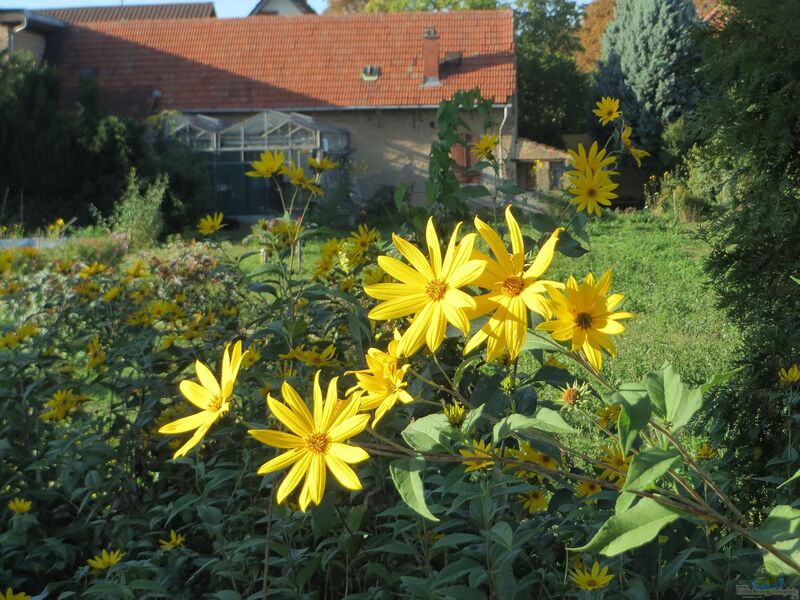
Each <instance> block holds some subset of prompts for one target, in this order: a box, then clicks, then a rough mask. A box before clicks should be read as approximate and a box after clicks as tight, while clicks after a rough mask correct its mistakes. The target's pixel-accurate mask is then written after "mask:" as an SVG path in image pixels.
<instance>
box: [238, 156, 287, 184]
mask: <svg viewBox="0 0 800 600" xmlns="http://www.w3.org/2000/svg"><path fill="white" fill-rule="evenodd" d="M284 160H286V155H285V154H284V153H283V152H281V151H278V150H276V151H275V152H274V153H273V152H270V151H269V150H267V151H265V152H262V153H261V157H260V160H257V161H255V162H252V163H250V166H251V167H253V170H252V171H248V172H247V173H245V175H247V176H248V177H272V176H273V175H275V173H280V171H281V169H282V168H283V161H284Z"/></svg>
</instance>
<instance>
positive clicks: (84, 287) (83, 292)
mask: <svg viewBox="0 0 800 600" xmlns="http://www.w3.org/2000/svg"><path fill="white" fill-rule="evenodd" d="M74 290H75V294H77V295H78V296H80V297H81V299H82V300H84V301H86V302H88V301H90V300H92V299H93V298H94V297H95V296H97V294H98V292H99V291H100V287H99V286H98V285H97V283H95V282H94V281H81V282H78V283H76V284H75V288H74Z"/></svg>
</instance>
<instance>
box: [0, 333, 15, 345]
mask: <svg viewBox="0 0 800 600" xmlns="http://www.w3.org/2000/svg"><path fill="white" fill-rule="evenodd" d="M17 344H19V340H18V339H17V332H16V331H7V332H5V333H4V334H3V335H0V348H13V347H14V346H16V345H17Z"/></svg>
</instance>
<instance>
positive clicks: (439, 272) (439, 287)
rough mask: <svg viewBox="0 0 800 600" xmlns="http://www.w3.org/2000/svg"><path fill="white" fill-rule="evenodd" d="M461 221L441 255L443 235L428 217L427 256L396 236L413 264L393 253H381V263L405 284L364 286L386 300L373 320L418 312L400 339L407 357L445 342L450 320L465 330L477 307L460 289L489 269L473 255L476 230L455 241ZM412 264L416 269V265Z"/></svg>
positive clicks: (399, 348)
mask: <svg viewBox="0 0 800 600" xmlns="http://www.w3.org/2000/svg"><path fill="white" fill-rule="evenodd" d="M460 226H461V224H460V223H459V224H458V225H456V228H455V230H454V231H453V235H452V236H451V237H450V243H449V244H448V246H447V250H446V252H445V256H444V260H442V253H441V248H440V247H439V238H438V236H437V235H436V230H435V229H434V227H433V219H429V220H428V225H427V228H426V232H425V233H426V241H427V243H428V255H429V257H430V260H426V259H425V257H424V256H423V254H422V252H420V251H419V249H417V248H416V247H415V246H414V245H412V244H410V243H409V242H407V241H406V240H404V239H403V238H401V237H400V236H398V235H395V234H392V241H393V242H394V245H395V246H396V247H397V249H398V250H399V251H400V254H402V255H403V256H404V257H405V259H406V260H407V261H408V262H409V263H411V267H409V266H408V265H406V264H404V263H402V262H401V261H399V260H397V259H395V258H391V257H389V256H379V257H378V265H379V266H380V267H381V268H382V269H383V270H384V271H386V272H387V273H388V274H389V275H391V276H392V277H394V278H395V279H398V280H399V281H400V283H378V284H376V285H368V286H366V287H365V288H364V291H365V292H366V293H367V294H368V295H370V296H372V297H373V298H377V299H379V300H385V302H381V303H380V304H378V306H376V307H375V308H373V309H372V310H371V311H370V313H369V318H370V319H377V320H386V319H399V318H401V317H405V316H408V315H414V318H413V320H412V322H411V325H410V326H409V328H408V329H407V330H406V331H405V333H404V334H403V336H402V337H401V339H400V345H399V347H398V352H399V353H400V354H401V355H402V356H410V355H412V354H414V352H416V351H417V350H419V348H420V347H421V346H422V344H423V343H427V345H428V348H429V349H430V351H431V352H434V351H435V350H436V349H437V348H438V347H439V346H440V345H441V343H442V341H443V340H444V336H445V330H446V329H447V323H448V322H449V323H452V324H453V325H454V326H455V327H457V328H458V329H460V330H461V331H462V332H464V335H466V334H467V333H468V332H469V318H468V316H467V312H466V311H465V310H464V309H471V310H474V309H475V308H476V304H475V300H474V299H473V298H472V297H470V296H469V295H468V294H466V293H465V292H463V291H462V290H460V289H459V288H461V287H463V286H465V285H468V284H470V283H472V282H474V281H475V280H476V279H477V278H478V277H479V276H480V275H481V273H483V270H484V269H485V268H486V262H485V261H483V260H473V259H472V258H471V256H472V248H473V245H474V244H475V234H474V233H470V234H468V235H465V236H464V238H463V239H462V240H461V242H459V243H456V238H457V236H458V231H459V229H460ZM412 267H413V268H412Z"/></svg>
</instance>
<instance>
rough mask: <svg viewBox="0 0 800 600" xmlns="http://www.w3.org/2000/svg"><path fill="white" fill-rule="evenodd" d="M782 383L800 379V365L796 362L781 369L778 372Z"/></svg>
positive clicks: (791, 382)
mask: <svg viewBox="0 0 800 600" xmlns="http://www.w3.org/2000/svg"><path fill="white" fill-rule="evenodd" d="M778 377H779V378H780V380H781V383H783V384H786V385H791V384H793V383H797V382H798V381H800V365H797V364H794V365H792V366H791V367H789V368H788V369H781V370H780V372H779V373H778Z"/></svg>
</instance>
